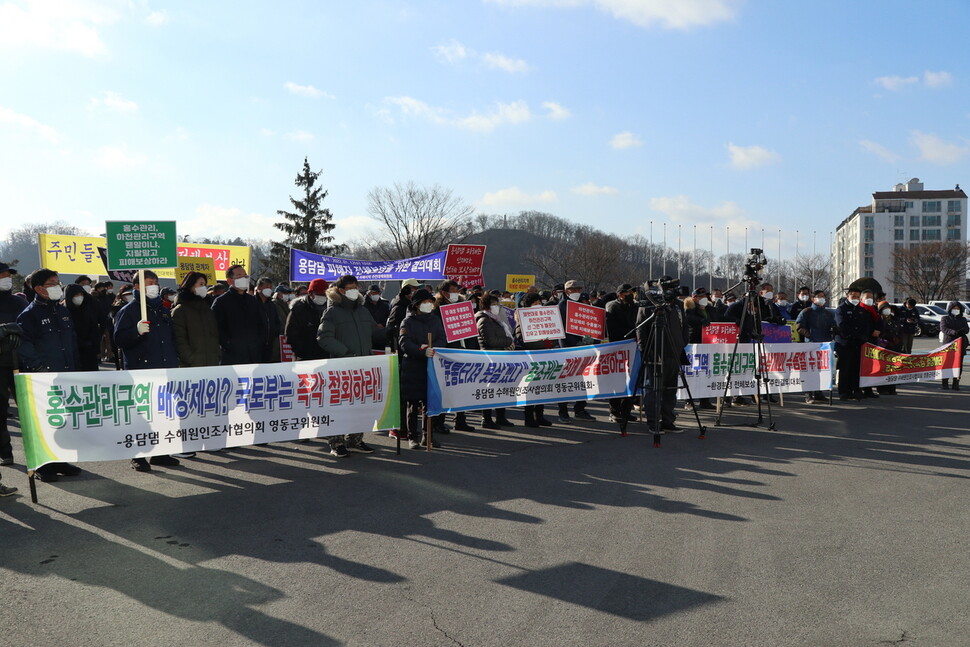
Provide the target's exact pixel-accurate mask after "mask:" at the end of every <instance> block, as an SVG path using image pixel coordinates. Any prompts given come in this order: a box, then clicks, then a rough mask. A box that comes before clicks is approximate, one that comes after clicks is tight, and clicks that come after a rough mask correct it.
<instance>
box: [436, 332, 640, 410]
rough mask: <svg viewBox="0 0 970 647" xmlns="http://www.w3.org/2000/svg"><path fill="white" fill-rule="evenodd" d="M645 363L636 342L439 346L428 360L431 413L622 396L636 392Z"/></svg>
mask: <svg viewBox="0 0 970 647" xmlns="http://www.w3.org/2000/svg"><path fill="white" fill-rule="evenodd" d="M639 365H640V352H639V350H638V349H637V346H636V342H635V341H633V340H628V341H618V342H613V343H610V344H598V345H596V346H577V347H574V348H561V349H549V350H531V351H529V350H522V351H519V350H516V351H484V350H462V349H453V348H436V349H435V354H434V357H433V358H432V360H431V361H430V362H428V410H429V413H430V414H431V415H437V414H439V413H444V412H446V411H472V410H475V409H491V408H493V407H518V406H524V405H527V404H545V403H551V402H569V401H571V400H594V399H600V398H618V397H622V396H626V395H631V394H632V385H633V382H634V380H635V379H636V376H637V371H638V369H639Z"/></svg>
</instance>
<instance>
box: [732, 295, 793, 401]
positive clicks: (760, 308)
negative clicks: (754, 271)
mask: <svg viewBox="0 0 970 647" xmlns="http://www.w3.org/2000/svg"><path fill="white" fill-rule="evenodd" d="M773 297H774V292H773V291H772V286H771V283H762V284H761V286H760V287H759V288H758V296H756V297H754V298H753V299H752V298H750V297H749V296H748V295H745V296H744V297H743V298H742V299H740V300H738V301H735V302H734V303H732V304H731V305H730V306H728V309H727V311H726V312H725V313H724V318H725V319H727V320H728V321H731V322H733V323H735V324H737V326H738V342H740V343H742V344H747V343H751V342H753V341H761V340H762V339H763V337H764V335H763V334H762V332H761V324H762V323H763V322H768V323H773V324H778V325H783V324H784V323H785V318H784V317H782V315H781V312H780V311H779V310H778V306H776V305H775V304H774V301H772V298H773ZM768 399H769V400H770V401H771V402H777V401H778V398H777V396H774V395H769V396H768ZM732 404H735V405H743V404H749V401H748V399H747V398H745V397H744V396H743V395H738V396H735V397H734V400H733V401H732Z"/></svg>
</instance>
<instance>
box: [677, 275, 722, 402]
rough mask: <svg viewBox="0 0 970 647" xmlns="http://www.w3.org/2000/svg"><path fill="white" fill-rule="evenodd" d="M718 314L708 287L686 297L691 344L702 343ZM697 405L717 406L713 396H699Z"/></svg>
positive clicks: (685, 313)
mask: <svg viewBox="0 0 970 647" xmlns="http://www.w3.org/2000/svg"><path fill="white" fill-rule="evenodd" d="M716 316H717V315H716V314H715V312H714V306H712V305H711V300H710V297H708V295H707V288H697V289H696V290H694V292H693V294H692V295H691V296H690V297H688V298H686V299H684V317H685V318H686V320H687V327H688V328H689V329H690V343H691V344H700V343H701V342H702V341H703V340H702V339H701V335H702V334H703V330H704V329H705V328H707V327H708V326H710V325H711V324H712V323H713V322H714V321H715V320H716ZM685 407H686V408H688V409H689V408H690V403H689V402H688V403H686V404H685ZM697 407H698V408H699V409H716V408H717V406H715V404H714V403H713V402H711V398H698V399H697Z"/></svg>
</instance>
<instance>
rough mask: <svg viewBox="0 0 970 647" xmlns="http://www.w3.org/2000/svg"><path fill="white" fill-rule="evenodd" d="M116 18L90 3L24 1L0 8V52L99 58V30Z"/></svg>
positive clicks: (81, 0) (79, 0)
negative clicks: (28, 50)
mask: <svg viewBox="0 0 970 647" xmlns="http://www.w3.org/2000/svg"><path fill="white" fill-rule="evenodd" d="M117 20H118V15H117V14H116V13H115V12H114V11H112V10H110V9H108V8H106V7H103V6H101V5H99V4H96V3H94V2H91V1H90V0H26V1H25V2H21V3H16V4H15V3H13V2H6V3H4V4H0V49H2V48H13V49H19V48H38V49H52V50H63V51H69V52H77V53H79V54H82V55H84V56H91V57H93V56H99V55H101V54H104V53H106V52H107V47H106V46H105V44H104V41H102V40H101V36H100V34H99V28H100V27H102V26H104V25H109V24H112V23H114V22H116V21H117Z"/></svg>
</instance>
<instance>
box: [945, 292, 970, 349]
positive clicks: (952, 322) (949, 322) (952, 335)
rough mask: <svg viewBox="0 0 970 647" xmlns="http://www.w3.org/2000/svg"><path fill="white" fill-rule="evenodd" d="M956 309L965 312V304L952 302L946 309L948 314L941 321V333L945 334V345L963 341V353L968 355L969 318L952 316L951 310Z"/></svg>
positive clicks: (959, 315) (960, 315)
mask: <svg viewBox="0 0 970 647" xmlns="http://www.w3.org/2000/svg"><path fill="white" fill-rule="evenodd" d="M956 308H959V309H960V312H961V313H962V312H963V304H962V303H960V302H959V301H951V302H950V304H949V305H948V306H947V307H946V312H947V313H946V314H945V315H944V316H943V317H942V318H941V319H940V332H941V333H943V343H944V344H949V343H950V342H952V341H955V340H957V339H963V347H962V349H961V352H962V354H963V355H966V354H967V334H968V333H970V324H967V318H966V317H964V316H963V315H962V314H958V315H952V314H950V310H954V309H956Z"/></svg>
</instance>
